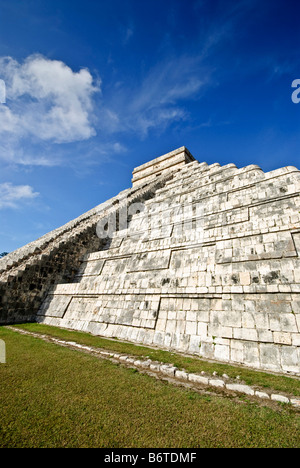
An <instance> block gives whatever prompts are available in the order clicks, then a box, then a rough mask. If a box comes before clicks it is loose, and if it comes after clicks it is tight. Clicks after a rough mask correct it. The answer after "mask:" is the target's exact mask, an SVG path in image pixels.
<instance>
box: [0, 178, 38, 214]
mask: <svg viewBox="0 0 300 468" xmlns="http://www.w3.org/2000/svg"><path fill="white" fill-rule="evenodd" d="M38 195H39V193H38V192H34V191H33V188H32V187H31V186H30V185H13V184H12V183H11V182H4V183H2V184H0V209H1V208H16V207H17V206H18V204H19V203H20V202H22V201H24V200H31V199H33V198H36V197H37V196H38Z"/></svg>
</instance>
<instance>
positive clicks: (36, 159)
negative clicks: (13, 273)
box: [0, 0, 300, 252]
mask: <svg viewBox="0 0 300 468" xmlns="http://www.w3.org/2000/svg"><path fill="white" fill-rule="evenodd" d="M299 17H300V4H299V2H298V1H293V0H285V1H283V0H276V1H275V0H264V1H261V0H260V1H257V0H241V1H238V0H236V1H232V0H219V1H218V0H163V1H159V0H149V1H147V0H144V1H140V0H139V1H138V0H98V1H96V0H86V1H84V2H83V1H82V0H72V1H69V0H60V1H58V0H51V1H46V0H34V1H33V0H32V1H31V0H28V1H20V0H10V1H7V0H5V1H3V0H0V80H3V82H4V83H5V91H6V95H5V102H3V103H0V168H1V171H0V252H2V251H12V250H14V249H16V248H18V247H21V246H22V245H24V244H27V243H28V242H30V241H33V240H35V239H37V238H38V237H40V236H42V235H43V234H45V233H47V232H49V231H50V230H52V229H55V228H57V227H59V226H61V225H62V224H64V223H66V222H68V221H69V220H71V219H74V218H76V217H77V216H79V215H80V214H82V213H84V212H85V211H87V210H89V209H91V208H93V207H94V206H96V205H98V204H99V203H101V202H103V201H105V200H107V199H108V198H110V197H112V196H114V195H116V194H117V193H118V192H120V191H121V190H123V189H125V188H128V187H129V186H130V185H131V173H132V169H133V168H134V167H136V166H138V165H140V164H143V163H144V162H146V161H148V160H150V159H153V158H155V157H158V156H160V155H162V154H164V153H167V152H169V151H172V150H174V149H176V148H178V147H180V146H186V147H187V148H188V149H189V150H190V152H191V153H192V154H193V156H194V157H195V158H196V159H198V160H199V161H206V162H207V163H209V164H212V163H215V162H219V163H220V164H227V163H235V164H236V165H237V166H238V167H243V166H246V165H249V164H258V165H259V166H260V167H261V168H262V169H263V170H265V171H270V170H273V169H277V168H279V167H282V166H286V165H292V166H297V167H298V168H300V154H299V148H300V132H299V130H300V103H298V104H297V103H294V102H293V101H292V99H291V96H292V93H293V91H296V92H297V89H296V90H295V89H293V88H292V87H291V85H292V82H293V81H294V80H296V79H300V23H299ZM3 82H2V83H3ZM299 97H300V93H299ZM2 100H3V99H2Z"/></svg>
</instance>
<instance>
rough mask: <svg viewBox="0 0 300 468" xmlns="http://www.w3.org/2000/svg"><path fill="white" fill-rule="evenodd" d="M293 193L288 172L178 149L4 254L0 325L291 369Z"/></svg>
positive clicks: (295, 310) (299, 349) (298, 229)
mask: <svg viewBox="0 0 300 468" xmlns="http://www.w3.org/2000/svg"><path fill="white" fill-rule="evenodd" d="M299 196H300V171H299V170H298V169H297V168H295V167H292V166H288V167H284V168H281V169H278V170H274V171H271V172H268V173H264V172H263V170H262V169H261V168H260V167H258V166H256V165H250V166H247V167H243V168H237V167H236V166H235V165H234V164H227V165H225V166H221V165H220V164H218V163H216V164H212V165H208V164H206V163H205V162H201V163H200V162H198V161H197V160H195V159H194V157H193V156H192V155H191V154H190V153H189V151H188V150H187V149H186V148H185V147H181V148H179V149H177V150H175V151H172V152H170V153H168V154H165V155H163V156H160V157H158V158H156V159H154V160H152V161H150V162H148V163H146V164H143V165H142V166H139V167H137V168H135V169H134V171H133V178H132V187H131V188H128V189H127V190H124V191H122V192H121V193H119V194H118V195H116V196H115V197H114V198H112V199H110V200H108V201H106V202H105V203H103V204H101V205H99V206H97V207H96V208H94V209H92V210H91V211H89V212H87V213H85V214H83V215H82V216H80V217H79V218H77V219H75V220H73V221H71V222H70V223H68V224H66V225H64V226H62V227H61V228H59V229H56V230H54V231H52V232H50V233H49V234H47V235H45V236H43V237H42V238H40V239H38V240H37V241H35V242H32V243H30V244H28V245H26V246H25V247H22V248H21V249H18V250H16V251H15V252H12V253H11V254H9V255H7V256H6V257H4V258H3V259H2V260H0V295H1V307H0V323H1V324H7V323H18V322H24V321H38V322H42V323H46V324H49V325H55V326H58V327H63V328H68V329H76V330H82V331H86V332H89V333H92V334H96V335H101V336H104V337H109V338H118V339H122V340H126V341H130V342H134V343H142V344H145V345H149V346H156V347H160V348H166V349H172V350H175V351H176V352H182V353H185V354H193V355H198V356H200V357H203V358H205V359H212V360H217V361H222V362H227V363H233V364H238V365H244V366H249V367H251V368H256V369H262V370H267V371H271V372H280V373H285V374H288V373H290V374H293V375H299V374H300V258H299V256H300V213H299V212H300V202H299V200H300V198H299Z"/></svg>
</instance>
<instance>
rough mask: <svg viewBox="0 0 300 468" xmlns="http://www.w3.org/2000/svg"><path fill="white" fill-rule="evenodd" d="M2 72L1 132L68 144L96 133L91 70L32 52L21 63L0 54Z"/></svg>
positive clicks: (14, 137) (16, 137) (96, 90)
mask: <svg viewBox="0 0 300 468" xmlns="http://www.w3.org/2000/svg"><path fill="white" fill-rule="evenodd" d="M0 77H1V78H2V79H3V80H4V81H5V85H6V105H1V106H0V136H1V137H2V138H3V136H6V137H11V138H12V139H14V140H16V139H21V138H26V137H33V138H34V139H35V140H37V141H47V142H56V143H66V142H73V141H79V140H85V139H88V138H90V137H92V136H94V135H95V134H96V131H95V128H94V126H93V123H92V120H93V97H94V94H95V92H98V91H100V83H99V82H98V83H97V84H94V83H93V77H92V75H91V74H90V72H89V71H88V70H87V69H81V70H79V71H78V72H74V71H73V70H72V69H71V68H70V67H68V66H67V65H66V64H65V63H63V62H61V61H58V60H50V59H48V58H45V57H43V56H42V55H30V56H29V57H27V59H26V60H25V61H24V62H23V63H22V64H21V63H19V62H17V61H16V60H14V59H13V58H12V57H2V58H0Z"/></svg>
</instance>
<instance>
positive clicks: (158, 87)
mask: <svg viewBox="0 0 300 468" xmlns="http://www.w3.org/2000/svg"><path fill="white" fill-rule="evenodd" d="M209 79H210V74H209V72H208V70H207V69H205V68H204V67H202V66H201V58H200V57H199V56H194V57H192V56H186V55H182V56H179V57H171V58H168V59H165V60H162V61H160V62H158V63H157V64H155V65H154V66H153V67H152V68H151V69H149V70H148V71H147V72H146V73H145V74H144V76H143V77H142V78H141V79H140V80H139V81H138V80H137V81H136V82H135V83H134V84H133V83H130V85H128V83H127V84H126V83H123V84H121V85H120V86H118V87H117V89H116V90H115V92H114V95H113V96H112V97H111V98H110V99H107V100H106V99H105V96H104V99H103V107H102V108H101V109H100V114H101V117H100V118H101V121H102V124H103V126H104V129H105V131H107V132H111V133H114V132H134V133H136V134H139V135H140V136H142V137H145V136H147V134H148V133H149V131H150V130H151V129H152V130H153V129H159V130H160V131H162V130H164V129H165V128H166V127H167V126H168V125H170V124H171V123H174V122H176V121H183V120H185V119H187V118H188V115H189V112H188V110H187V102H188V101H190V100H195V99H197V98H198V97H199V96H200V95H201V93H202V91H203V89H204V87H205V86H206V85H207V84H208V83H209Z"/></svg>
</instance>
